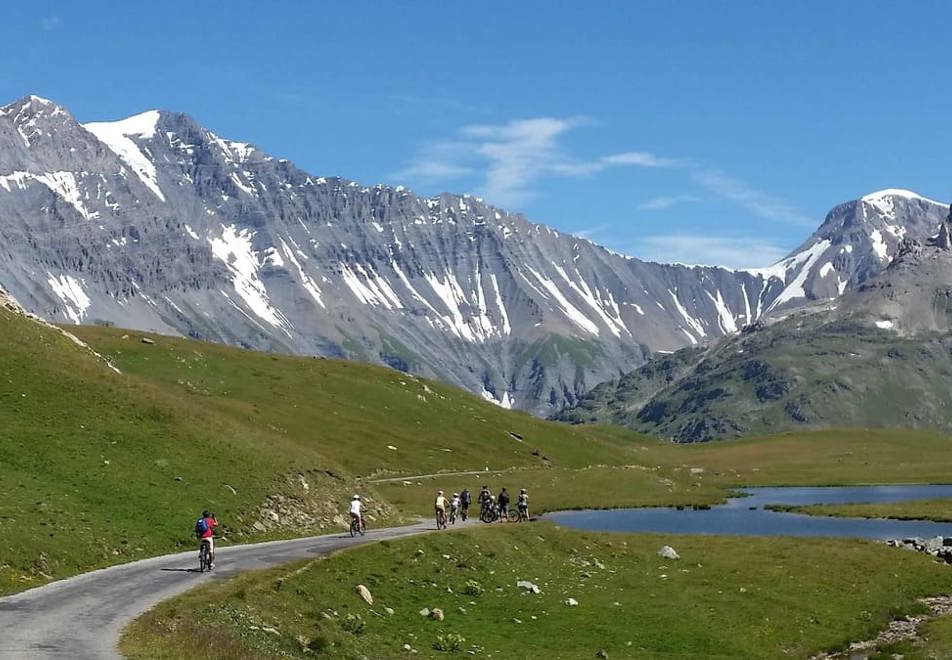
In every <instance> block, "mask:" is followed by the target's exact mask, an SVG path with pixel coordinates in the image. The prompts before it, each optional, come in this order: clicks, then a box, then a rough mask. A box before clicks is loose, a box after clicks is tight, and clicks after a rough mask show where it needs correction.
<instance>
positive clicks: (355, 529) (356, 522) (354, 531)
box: [350, 516, 367, 536]
mask: <svg viewBox="0 0 952 660" xmlns="http://www.w3.org/2000/svg"><path fill="white" fill-rule="evenodd" d="M366 533H367V523H365V522H364V517H363V516H361V517H360V518H357V517H356V516H351V517H350V535H351V536H357V535H358V534H360V535H361V536H363V535H364V534H366Z"/></svg>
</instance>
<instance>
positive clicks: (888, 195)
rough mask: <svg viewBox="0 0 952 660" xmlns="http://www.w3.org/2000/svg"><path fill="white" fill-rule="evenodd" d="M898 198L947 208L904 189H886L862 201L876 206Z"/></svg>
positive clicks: (873, 193)
mask: <svg viewBox="0 0 952 660" xmlns="http://www.w3.org/2000/svg"><path fill="white" fill-rule="evenodd" d="M896 197H899V198H902V199H906V200H919V201H923V202H927V203H929V204H937V205H939V206H945V203H944V202H937V201H935V200H934V199H929V198H928V197H923V196H922V195H920V194H919V193H917V192H913V191H911V190H904V189H902V188H886V189H884V190H877V191H876V192H871V193H869V194H868V195H863V196H862V197H861V198H860V201H861V202H867V203H869V204H876V203H877V202H882V201H884V200H886V199H894V198H896Z"/></svg>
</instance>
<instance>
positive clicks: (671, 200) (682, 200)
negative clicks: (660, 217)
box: [638, 195, 701, 211]
mask: <svg viewBox="0 0 952 660" xmlns="http://www.w3.org/2000/svg"><path fill="white" fill-rule="evenodd" d="M700 201H701V198H700V197H697V196H696V195H672V196H669V197H665V196H662V197H652V198H651V199H649V200H647V201H644V202H642V203H641V204H639V205H638V210H640V211H664V210H666V209H669V208H671V207H672V206H678V205H680V204H692V203H694V202H700Z"/></svg>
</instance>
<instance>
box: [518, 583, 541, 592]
mask: <svg viewBox="0 0 952 660" xmlns="http://www.w3.org/2000/svg"><path fill="white" fill-rule="evenodd" d="M516 586H517V587H519V588H520V589H525V590H526V591H528V592H529V593H531V594H538V593H542V590H541V589H539V586H538V585H535V584H533V583H531V582H529V581H528V580H519V581H518V582H516Z"/></svg>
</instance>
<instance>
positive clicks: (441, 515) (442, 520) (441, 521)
mask: <svg viewBox="0 0 952 660" xmlns="http://www.w3.org/2000/svg"><path fill="white" fill-rule="evenodd" d="M436 528H437V529H446V511H444V510H443V509H437V510H436Z"/></svg>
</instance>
